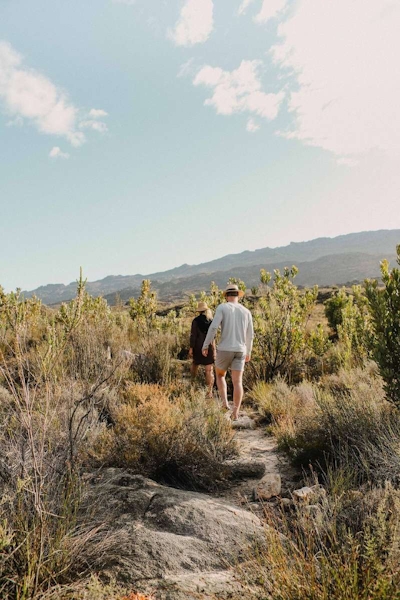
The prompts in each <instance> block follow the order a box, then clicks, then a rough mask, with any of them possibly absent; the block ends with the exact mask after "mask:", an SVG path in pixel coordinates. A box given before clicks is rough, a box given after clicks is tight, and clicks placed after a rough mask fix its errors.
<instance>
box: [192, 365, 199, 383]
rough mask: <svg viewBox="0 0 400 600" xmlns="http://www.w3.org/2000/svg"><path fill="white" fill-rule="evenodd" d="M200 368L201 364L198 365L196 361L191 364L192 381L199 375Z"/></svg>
mask: <svg viewBox="0 0 400 600" xmlns="http://www.w3.org/2000/svg"><path fill="white" fill-rule="evenodd" d="M198 370H199V365H196V364H195V363H194V362H192V364H191V365H190V374H191V376H192V381H194V380H195V379H196V377H197V371H198Z"/></svg>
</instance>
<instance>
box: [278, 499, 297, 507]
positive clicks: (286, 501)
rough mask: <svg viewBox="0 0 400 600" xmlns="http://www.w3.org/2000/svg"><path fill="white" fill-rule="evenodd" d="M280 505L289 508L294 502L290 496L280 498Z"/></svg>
mask: <svg viewBox="0 0 400 600" xmlns="http://www.w3.org/2000/svg"><path fill="white" fill-rule="evenodd" d="M281 505H282V507H283V509H284V510H290V509H291V508H293V506H294V502H293V500H291V499H290V498H281Z"/></svg>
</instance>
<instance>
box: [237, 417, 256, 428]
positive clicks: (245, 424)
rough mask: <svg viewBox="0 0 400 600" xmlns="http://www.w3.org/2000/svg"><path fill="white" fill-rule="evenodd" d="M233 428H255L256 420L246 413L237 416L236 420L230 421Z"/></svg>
mask: <svg viewBox="0 0 400 600" xmlns="http://www.w3.org/2000/svg"><path fill="white" fill-rule="evenodd" d="M232 427H233V429H255V428H256V422H255V421H254V419H250V417H248V416H247V415H244V416H239V418H238V419H237V420H236V421H232Z"/></svg>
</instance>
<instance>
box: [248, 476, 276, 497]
mask: <svg viewBox="0 0 400 600" xmlns="http://www.w3.org/2000/svg"><path fill="white" fill-rule="evenodd" d="M281 490H282V481H281V476H280V475H279V473H267V475H264V477H263V478H262V479H261V481H259V482H258V483H257V485H256V487H255V488H254V490H253V498H254V500H269V499H270V498H273V497H274V496H279V495H280V493H281Z"/></svg>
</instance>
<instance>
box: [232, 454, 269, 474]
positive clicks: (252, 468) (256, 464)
mask: <svg viewBox="0 0 400 600" xmlns="http://www.w3.org/2000/svg"><path fill="white" fill-rule="evenodd" d="M224 466H226V467H227V471H228V475H229V477H230V479H259V478H260V477H262V476H263V475H264V473H265V468H266V467H265V460H262V459H257V458H241V459H234V460H227V461H226V462H225V463H224Z"/></svg>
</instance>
